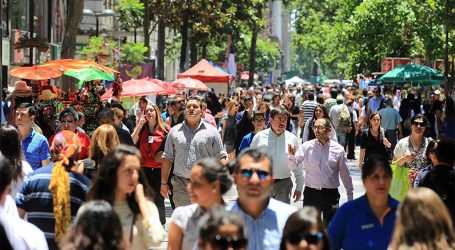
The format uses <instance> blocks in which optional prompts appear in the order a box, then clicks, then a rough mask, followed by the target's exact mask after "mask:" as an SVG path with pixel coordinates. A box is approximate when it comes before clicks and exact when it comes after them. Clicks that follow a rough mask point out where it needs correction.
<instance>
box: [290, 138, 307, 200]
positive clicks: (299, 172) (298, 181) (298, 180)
mask: <svg viewBox="0 0 455 250" xmlns="http://www.w3.org/2000/svg"><path fill="white" fill-rule="evenodd" d="M293 144H294V146H295V147H296V148H299V143H298V141H297V138H295V141H294V143H293ZM286 150H287V149H286ZM289 161H290V162H289V163H288V164H289V165H290V166H293V165H294V164H293V163H294V161H292V159H289ZM292 173H294V176H295V191H299V192H301V191H302V189H303V183H304V179H303V165H302V164H301V163H300V164H298V165H297V167H296V168H294V169H292Z"/></svg>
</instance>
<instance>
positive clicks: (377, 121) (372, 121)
mask: <svg viewBox="0 0 455 250" xmlns="http://www.w3.org/2000/svg"><path fill="white" fill-rule="evenodd" d="M370 124H371V127H373V128H379V126H381V117H380V116H379V114H376V115H374V116H373V117H371V119H370Z"/></svg>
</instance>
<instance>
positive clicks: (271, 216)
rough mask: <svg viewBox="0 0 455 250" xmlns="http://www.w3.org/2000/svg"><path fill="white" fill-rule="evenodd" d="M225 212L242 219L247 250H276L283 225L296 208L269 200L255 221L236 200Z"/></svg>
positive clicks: (278, 246)
mask: <svg viewBox="0 0 455 250" xmlns="http://www.w3.org/2000/svg"><path fill="white" fill-rule="evenodd" d="M226 210H228V211H233V212H239V213H240V214H241V216H242V217H243V219H244V221H245V226H246V235H245V236H246V238H247V239H248V250H276V249H280V242H281V236H282V235H283V229H284V225H285V224H286V221H287V219H288V217H289V216H290V215H291V214H292V213H294V212H295V211H297V207H295V206H291V205H289V204H286V203H283V202H281V201H278V200H275V199H273V198H270V199H269V204H268V205H267V207H266V208H265V209H264V211H262V213H261V214H260V215H259V217H257V218H256V219H254V218H253V217H251V216H250V215H249V214H247V213H245V212H244V211H243V210H242V208H241V205H239V203H238V200H237V201H236V202H235V203H234V204H232V205H228V206H227V207H226Z"/></svg>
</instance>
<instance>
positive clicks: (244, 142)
mask: <svg viewBox="0 0 455 250" xmlns="http://www.w3.org/2000/svg"><path fill="white" fill-rule="evenodd" d="M248 136H249V135H245V137H243V139H242V141H241V142H240V146H239V152H242V150H243V149H245V148H247V147H248V146H249V145H248V138H247V137H248Z"/></svg>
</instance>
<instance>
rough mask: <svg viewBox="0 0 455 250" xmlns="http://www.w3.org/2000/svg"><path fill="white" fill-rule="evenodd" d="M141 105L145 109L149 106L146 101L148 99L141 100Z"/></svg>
mask: <svg viewBox="0 0 455 250" xmlns="http://www.w3.org/2000/svg"><path fill="white" fill-rule="evenodd" d="M139 107H140V108H141V109H145V108H146V107H147V102H146V101H140V102H139Z"/></svg>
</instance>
